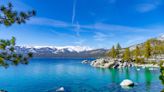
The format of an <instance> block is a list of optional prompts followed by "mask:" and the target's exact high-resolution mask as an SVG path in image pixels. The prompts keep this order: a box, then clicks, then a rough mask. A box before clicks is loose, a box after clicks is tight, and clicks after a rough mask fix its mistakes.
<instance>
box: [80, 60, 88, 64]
mask: <svg viewBox="0 0 164 92" xmlns="http://www.w3.org/2000/svg"><path fill="white" fill-rule="evenodd" d="M81 63H82V64H88V63H89V61H88V60H83V61H82V62H81Z"/></svg>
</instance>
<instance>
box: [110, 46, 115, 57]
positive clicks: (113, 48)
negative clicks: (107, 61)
mask: <svg viewBox="0 0 164 92" xmlns="http://www.w3.org/2000/svg"><path fill="white" fill-rule="evenodd" d="M109 56H110V57H112V58H116V50H115V47H114V46H113V47H112V49H111V51H110V52H109Z"/></svg>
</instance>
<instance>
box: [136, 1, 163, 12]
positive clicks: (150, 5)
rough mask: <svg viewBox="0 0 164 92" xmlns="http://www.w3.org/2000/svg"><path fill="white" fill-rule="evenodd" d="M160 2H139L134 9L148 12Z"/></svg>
mask: <svg viewBox="0 0 164 92" xmlns="http://www.w3.org/2000/svg"><path fill="white" fill-rule="evenodd" d="M160 4H161V0H150V1H149V2H146V3H141V4H139V5H137V7H136V10H137V11H138V12H141V13H145V12H149V11H152V10H155V9H156V8H158V6H159V5H160Z"/></svg>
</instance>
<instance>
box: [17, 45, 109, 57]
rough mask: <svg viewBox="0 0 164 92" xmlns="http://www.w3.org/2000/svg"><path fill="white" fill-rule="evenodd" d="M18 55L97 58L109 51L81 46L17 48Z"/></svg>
mask: <svg viewBox="0 0 164 92" xmlns="http://www.w3.org/2000/svg"><path fill="white" fill-rule="evenodd" d="M15 50H16V52H17V53H24V54H26V53H28V52H32V53H33V55H34V57H54V58H95V57H101V56H104V55H105V53H106V52H107V51H108V50H107V49H91V48H89V47H81V46H64V47H56V46H16V47H15Z"/></svg>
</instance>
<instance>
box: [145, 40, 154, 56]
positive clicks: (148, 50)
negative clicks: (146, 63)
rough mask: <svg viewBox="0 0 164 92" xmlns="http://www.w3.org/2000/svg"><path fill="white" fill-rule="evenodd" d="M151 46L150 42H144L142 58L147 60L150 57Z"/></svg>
mask: <svg viewBox="0 0 164 92" xmlns="http://www.w3.org/2000/svg"><path fill="white" fill-rule="evenodd" d="M151 51H152V49H151V44H150V41H146V43H145V48H144V56H145V58H147V59H148V58H149V57H150V56H151Z"/></svg>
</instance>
